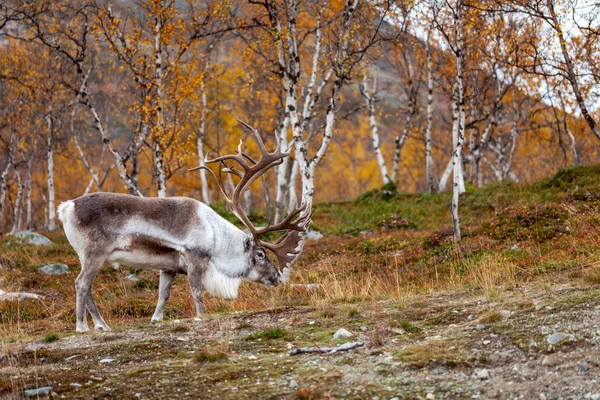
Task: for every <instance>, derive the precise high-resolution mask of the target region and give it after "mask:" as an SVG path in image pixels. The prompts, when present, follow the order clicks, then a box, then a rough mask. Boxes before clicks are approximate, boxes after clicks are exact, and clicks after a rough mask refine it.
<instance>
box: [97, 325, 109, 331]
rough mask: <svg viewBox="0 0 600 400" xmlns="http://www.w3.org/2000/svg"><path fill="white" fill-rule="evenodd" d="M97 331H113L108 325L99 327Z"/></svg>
mask: <svg viewBox="0 0 600 400" xmlns="http://www.w3.org/2000/svg"><path fill="white" fill-rule="evenodd" d="M95 328H96V330H97V331H101V332H110V331H112V329H110V327H109V326H108V325H98V326H96V327H95Z"/></svg>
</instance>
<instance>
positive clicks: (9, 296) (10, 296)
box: [0, 290, 44, 300]
mask: <svg viewBox="0 0 600 400" xmlns="http://www.w3.org/2000/svg"><path fill="white" fill-rule="evenodd" d="M0 292H2V293H0V300H23V299H34V300H41V299H43V298H44V296H41V295H39V294H35V293H24V292H9V293H6V292H5V291H3V290H0Z"/></svg>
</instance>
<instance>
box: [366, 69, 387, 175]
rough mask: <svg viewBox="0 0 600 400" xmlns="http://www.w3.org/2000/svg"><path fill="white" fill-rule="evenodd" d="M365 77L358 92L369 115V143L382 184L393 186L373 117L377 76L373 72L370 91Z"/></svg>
mask: <svg viewBox="0 0 600 400" xmlns="http://www.w3.org/2000/svg"><path fill="white" fill-rule="evenodd" d="M367 75H368V74H366V73H365V75H364V77H363V82H362V84H361V85H360V92H361V93H362V95H363V97H364V99H365V104H366V106H367V110H368V113H369V125H370V127H371V143H372V144H373V151H374V152H375V158H376V159H377V164H378V165H379V171H380V172H381V178H382V179H383V184H384V185H387V184H388V183H390V182H394V184H395V182H396V180H395V179H393V178H392V179H390V176H389V175H388V171H387V166H386V164H385V159H384V158H383V154H382V152H381V147H380V142H379V130H378V128H377V118H376V117H375V93H376V91H377V75H376V73H375V72H373V87H372V89H369V82H368V79H367Z"/></svg>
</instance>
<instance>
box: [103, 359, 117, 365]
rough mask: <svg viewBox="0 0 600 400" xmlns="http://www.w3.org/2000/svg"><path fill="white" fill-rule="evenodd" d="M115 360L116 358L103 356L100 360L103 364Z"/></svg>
mask: <svg viewBox="0 0 600 400" xmlns="http://www.w3.org/2000/svg"><path fill="white" fill-rule="evenodd" d="M113 361H115V359H114V358H103V359H102V360H100V363H101V364H108V363H111V362H113Z"/></svg>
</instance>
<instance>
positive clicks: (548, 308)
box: [546, 306, 554, 311]
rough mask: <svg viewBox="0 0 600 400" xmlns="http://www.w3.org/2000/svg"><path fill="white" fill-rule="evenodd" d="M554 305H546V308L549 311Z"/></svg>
mask: <svg viewBox="0 0 600 400" xmlns="http://www.w3.org/2000/svg"><path fill="white" fill-rule="evenodd" d="M553 308H554V307H552V306H546V310H548V311H551V310H552V309H553Z"/></svg>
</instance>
